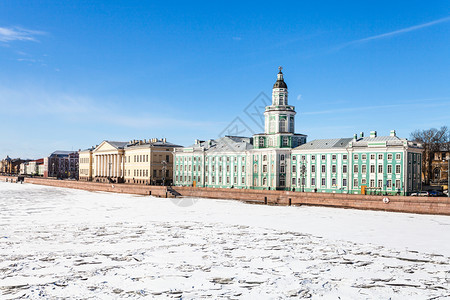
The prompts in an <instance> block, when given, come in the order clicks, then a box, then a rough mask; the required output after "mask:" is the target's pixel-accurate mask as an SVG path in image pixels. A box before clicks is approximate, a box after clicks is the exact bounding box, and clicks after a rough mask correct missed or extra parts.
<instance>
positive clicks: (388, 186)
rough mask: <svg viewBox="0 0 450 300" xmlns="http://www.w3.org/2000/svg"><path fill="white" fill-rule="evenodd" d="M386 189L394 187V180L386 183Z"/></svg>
mask: <svg viewBox="0 0 450 300" xmlns="http://www.w3.org/2000/svg"><path fill="white" fill-rule="evenodd" d="M386 187H387V188H391V187H392V180H390V179H388V180H387V181H386Z"/></svg>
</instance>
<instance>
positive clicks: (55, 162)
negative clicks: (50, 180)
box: [44, 150, 78, 179]
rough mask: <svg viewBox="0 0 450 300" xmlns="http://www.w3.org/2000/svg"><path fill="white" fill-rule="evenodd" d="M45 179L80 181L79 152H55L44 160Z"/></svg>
mask: <svg viewBox="0 0 450 300" xmlns="http://www.w3.org/2000/svg"><path fill="white" fill-rule="evenodd" d="M44 177H56V178H72V179H78V151H60V150H58V151H55V152H53V153H52V154H50V155H49V156H48V157H45V158H44Z"/></svg>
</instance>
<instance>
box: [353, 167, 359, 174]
mask: <svg viewBox="0 0 450 300" xmlns="http://www.w3.org/2000/svg"><path fill="white" fill-rule="evenodd" d="M353 173H358V165H353Z"/></svg>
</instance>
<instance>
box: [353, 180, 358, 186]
mask: <svg viewBox="0 0 450 300" xmlns="http://www.w3.org/2000/svg"><path fill="white" fill-rule="evenodd" d="M353 187H358V179H353Z"/></svg>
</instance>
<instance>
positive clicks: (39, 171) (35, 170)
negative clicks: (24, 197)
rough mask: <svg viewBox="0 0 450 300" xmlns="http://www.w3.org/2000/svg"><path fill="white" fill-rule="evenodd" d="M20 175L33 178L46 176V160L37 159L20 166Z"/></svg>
mask: <svg viewBox="0 0 450 300" xmlns="http://www.w3.org/2000/svg"><path fill="white" fill-rule="evenodd" d="M20 174H22V175H31V176H44V159H43V158H40V159H36V160H31V161H28V162H23V163H21V164H20Z"/></svg>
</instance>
